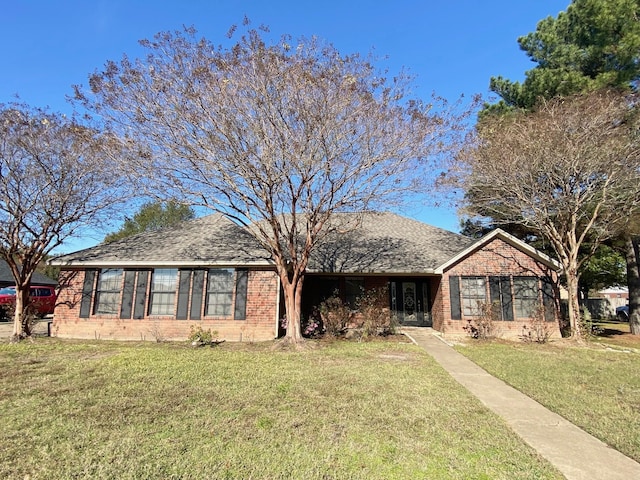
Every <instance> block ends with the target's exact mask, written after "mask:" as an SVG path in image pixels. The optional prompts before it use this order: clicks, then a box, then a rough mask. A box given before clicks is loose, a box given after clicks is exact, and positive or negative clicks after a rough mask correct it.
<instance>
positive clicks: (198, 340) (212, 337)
mask: <svg viewBox="0 0 640 480" xmlns="http://www.w3.org/2000/svg"><path fill="white" fill-rule="evenodd" d="M217 337H218V332H216V331H215V330H214V331H213V332H212V331H211V329H207V330H203V329H202V327H201V326H200V325H198V326H197V327H196V326H195V325H191V332H190V333H189V341H190V342H191V345H193V346H194V347H202V346H204V345H216V344H218V343H219V342H218V341H217Z"/></svg>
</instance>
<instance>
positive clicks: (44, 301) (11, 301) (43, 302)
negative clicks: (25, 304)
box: [0, 285, 57, 316]
mask: <svg viewBox="0 0 640 480" xmlns="http://www.w3.org/2000/svg"><path fill="white" fill-rule="evenodd" d="M29 298H30V299H31V305H32V306H33V307H35V310H36V313H37V314H38V315H41V316H44V315H48V314H50V313H53V310H54V309H55V307H56V298H57V297H56V289H55V288H54V287H51V286H46V285H31V291H30V293H29ZM15 304H16V287H3V288H0V307H3V309H4V310H6V309H7V308H9V307H13V306H14V305H15Z"/></svg>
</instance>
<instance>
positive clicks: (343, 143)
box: [76, 29, 462, 342]
mask: <svg viewBox="0 0 640 480" xmlns="http://www.w3.org/2000/svg"><path fill="white" fill-rule="evenodd" d="M231 35H233V31H232V32H231ZM267 36H268V32H267V31H265V30H264V29H260V30H254V29H248V30H247V32H246V33H244V34H243V35H242V36H241V38H240V39H239V40H238V41H237V42H236V43H235V44H233V45H232V46H231V47H230V48H226V49H225V48H224V47H222V46H218V47H216V46H214V45H213V44H212V43H211V42H209V41H207V40H206V39H199V38H197V37H196V32H195V31H194V30H192V29H186V30H185V31H183V32H175V33H161V34H158V35H157V36H156V37H155V38H154V39H153V40H146V41H143V42H142V45H143V47H145V48H146V50H147V56H146V57H145V58H144V59H139V60H130V59H129V58H127V57H124V58H123V59H122V61H120V62H119V63H118V62H109V63H108V64H107V65H106V68H105V70H104V71H103V72H99V73H96V74H94V75H92V76H91V78H90V82H89V85H90V90H91V91H90V92H87V91H83V90H82V89H81V88H80V87H78V88H77V89H76V98H77V99H78V100H80V101H81V102H82V104H83V106H85V107H86V108H88V109H90V110H91V111H94V112H97V113H98V114H100V115H102V116H103V118H104V119H105V121H106V122H107V123H108V124H109V125H111V126H113V128H118V129H119V130H120V131H121V132H123V133H125V134H127V135H129V136H130V138H131V139H132V140H134V141H135V142H137V143H138V144H139V145H142V146H144V147H145V149H146V154H145V155H143V156H141V158H140V162H138V163H137V164H136V165H135V166H134V168H131V169H130V171H132V172H133V173H138V174H140V176H141V177H142V176H144V178H140V180H142V181H141V182H140V183H141V186H143V187H146V188H150V189H152V190H153V192H154V193H155V194H158V192H163V193H164V194H166V195H167V196H169V197H173V198H181V199H184V200H185V201H188V202H189V203H190V204H192V205H200V206H204V207H208V208H210V209H212V210H214V211H218V212H222V213H223V214H225V215H227V216H228V217H230V218H232V219H235V220H236V221H238V222H239V223H241V224H244V225H247V226H249V227H250V228H252V229H253V230H254V231H255V233H256V235H257V236H258V238H259V239H260V240H261V242H262V243H263V245H264V246H265V248H267V249H268V251H269V252H270V253H271V255H272V257H273V259H274V261H275V266H276V269H277V273H278V275H279V277H280V280H281V283H282V287H283V291H284V299H285V306H286V317H287V332H286V338H287V339H288V340H290V341H293V342H297V341H299V340H300V339H301V338H302V337H301V331H300V305H301V303H300V302H301V292H302V285H303V281H304V275H305V272H306V267H307V262H308V259H309V256H310V254H311V252H312V251H313V250H314V248H315V247H316V245H317V244H318V243H319V242H320V241H321V240H322V239H323V238H324V237H325V236H326V235H327V234H330V233H331V232H332V231H335V230H338V229H339V230H340V231H348V230H349V229H351V228H354V227H355V226H356V223H357V222H353V223H352V224H338V222H336V221H331V220H332V219H334V220H335V218H334V213H336V212H363V211H366V210H373V209H380V207H382V209H388V208H390V205H393V204H394V202H398V201H402V200H403V199H404V198H406V195H407V193H408V192H412V191H415V190H416V189H417V188H418V187H419V186H420V183H419V182H418V181H417V180H418V175H419V173H420V172H422V171H423V170H424V167H425V166H427V165H428V163H427V160H428V159H429V158H430V156H431V155H432V154H436V153H438V152H439V151H440V150H439V149H440V148H441V146H442V142H443V141H444V140H445V139H446V140H450V137H451V136H452V135H453V134H454V133H455V132H456V130H455V129H456V128H457V127H459V126H460V125H462V123H458V122H457V119H456V118H455V117H452V116H450V114H449V113H448V110H447V108H446V106H444V105H443V104H442V102H440V101H438V99H434V100H433V102H431V103H429V104H425V103H423V102H422V101H420V100H416V99H412V98H410V96H409V95H410V90H409V89H410V87H411V79H410V78H408V77H407V76H406V75H404V74H403V73H400V74H398V75H396V76H394V77H392V78H390V77H388V76H387V74H386V72H381V71H379V69H377V68H375V67H374V64H373V63H374V61H375V59H374V58H363V57H361V56H359V55H357V54H356V55H347V56H343V55H341V54H340V53H339V52H338V51H337V50H336V49H335V48H334V47H332V46H331V45H327V44H325V43H323V42H321V41H319V40H318V39H316V38H311V39H304V38H303V39H300V40H294V39H292V38H291V37H289V36H283V37H281V38H280V39H279V40H277V41H274V42H273V43H268V42H267ZM147 176H149V177H147ZM420 180H422V179H420ZM422 184H423V183H422ZM350 218H353V219H357V215H354V216H352V217H350Z"/></svg>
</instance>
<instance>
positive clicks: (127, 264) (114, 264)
mask: <svg viewBox="0 0 640 480" xmlns="http://www.w3.org/2000/svg"><path fill="white" fill-rule="evenodd" d="M50 264H51V265H55V266H59V267H79V268H82V267H101V268H119V267H123V268H134V267H155V268H161V267H176V268H177V267H219V268H242V267H273V266H275V264H274V263H271V262H245V263H216V262H205V261H189V262H185V261H172V262H167V261H160V260H158V261H142V262H137V261H130V260H129V261H117V260H109V261H102V262H101V261H86V262H82V261H68V262H65V261H56V260H52V261H51V262H50Z"/></svg>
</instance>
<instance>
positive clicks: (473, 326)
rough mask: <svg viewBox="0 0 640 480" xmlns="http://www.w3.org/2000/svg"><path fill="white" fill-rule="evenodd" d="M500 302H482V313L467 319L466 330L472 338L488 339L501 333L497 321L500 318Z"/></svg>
mask: <svg viewBox="0 0 640 480" xmlns="http://www.w3.org/2000/svg"><path fill="white" fill-rule="evenodd" d="M499 309H500V304H499V302H492V303H490V302H484V303H481V304H480V315H479V316H478V317H477V318H473V319H471V318H470V319H467V325H466V326H464V327H463V328H464V330H465V331H466V332H467V334H468V335H469V336H470V337H471V338H476V339H478V340H488V339H490V338H495V337H497V336H498V335H499V333H500V330H499V329H498V327H497V324H496V321H498V320H499V317H498V312H499V311H500V310H499Z"/></svg>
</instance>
